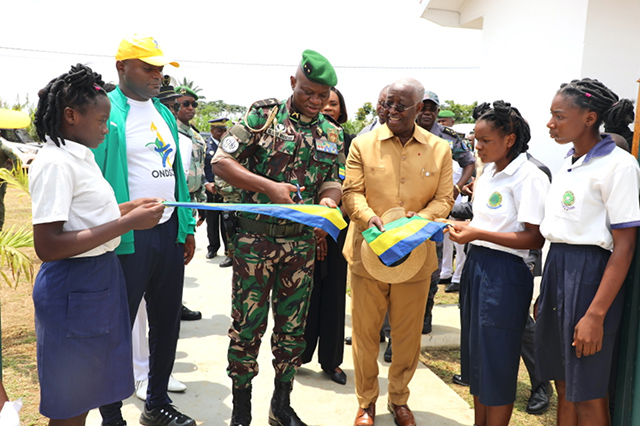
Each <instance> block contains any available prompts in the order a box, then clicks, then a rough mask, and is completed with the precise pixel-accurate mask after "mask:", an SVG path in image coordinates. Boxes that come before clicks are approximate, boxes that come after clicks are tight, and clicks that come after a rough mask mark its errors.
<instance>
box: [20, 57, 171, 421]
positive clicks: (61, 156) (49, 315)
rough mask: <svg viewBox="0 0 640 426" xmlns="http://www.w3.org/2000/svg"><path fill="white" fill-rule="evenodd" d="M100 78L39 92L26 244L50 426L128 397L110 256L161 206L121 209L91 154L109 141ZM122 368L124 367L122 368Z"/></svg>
mask: <svg viewBox="0 0 640 426" xmlns="http://www.w3.org/2000/svg"><path fill="white" fill-rule="evenodd" d="M103 85H104V82H103V81H102V79H101V77H100V75H99V74H96V73H94V72H93V71H92V70H91V69H90V68H88V67H86V66H84V65H81V64H78V65H76V66H74V67H71V70H70V71H69V72H68V73H65V74H62V75H61V76H60V77H57V78H55V79H53V80H51V82H49V84H48V85H47V87H45V88H44V89H42V90H41V91H40V92H39V93H38V96H39V98H40V99H39V102H38V109H37V111H36V115H35V120H34V122H35V126H36V130H37V132H38V136H39V137H40V138H41V139H42V140H45V139H46V143H45V145H44V147H43V149H42V150H41V151H40V153H39V154H38V157H37V158H36V159H35V160H34V162H33V164H32V165H31V167H30V171H29V188H30V191H31V197H32V212H33V238H34V246H35V249H36V253H37V254H38V257H40V259H42V261H43V263H42V266H41V267H40V271H39V273H38V276H37V278H36V282H35V284H34V288H33V301H34V305H35V320H36V336H37V356H38V378H39V380H40V412H41V413H42V414H43V415H45V416H47V417H49V418H50V419H51V420H50V422H49V424H50V425H56V426H57V425H69V426H71V425H73V426H76V425H77V426H80V425H84V422H85V418H86V416H87V413H88V411H89V410H91V409H92V408H96V407H99V406H101V405H104V404H108V403H111V402H114V401H120V400H121V399H124V398H128V397H129V396H130V395H131V394H132V393H133V390H134V388H133V375H132V371H131V328H130V327H131V323H130V321H129V313H128V307H127V296H126V290H125V283H124V276H123V274H122V270H121V268H120V262H119V261H118V259H117V257H116V255H115V253H114V252H113V250H114V249H115V248H116V247H117V245H118V244H119V242H120V235H121V234H123V233H125V232H128V231H130V230H132V229H146V228H150V227H153V226H154V225H155V224H156V223H158V221H159V220H160V217H161V216H162V212H163V210H164V207H163V205H162V204H161V203H159V202H158V201H159V200H158V199H153V198H146V199H138V200H134V201H131V202H127V203H124V204H121V205H118V203H117V202H116V198H115V195H114V193H113V190H112V189H111V186H110V185H109V184H108V183H107V181H105V180H104V178H103V177H102V173H101V172H100V169H99V168H98V166H97V164H96V163H95V160H94V157H93V153H92V152H91V151H90V150H89V148H95V147H97V146H98V145H99V144H100V143H102V141H103V140H104V138H105V135H106V134H107V120H109V112H110V110H111V103H110V102H109V98H108V97H107V93H106V92H105V90H104V89H103V88H102V86H103ZM127 366H128V367H129V368H125V367H127Z"/></svg>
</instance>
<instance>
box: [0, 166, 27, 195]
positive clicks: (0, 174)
mask: <svg viewBox="0 0 640 426" xmlns="http://www.w3.org/2000/svg"><path fill="white" fill-rule="evenodd" d="M0 179H2V180H4V181H5V182H7V186H10V187H12V188H16V189H19V190H21V191H22V192H24V194H23V195H25V194H26V195H28V194H29V174H28V173H27V170H26V169H24V168H23V167H22V165H21V164H20V163H17V164H16V165H15V167H14V168H13V170H9V169H5V168H0Z"/></svg>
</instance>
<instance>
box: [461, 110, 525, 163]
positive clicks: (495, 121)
mask: <svg viewBox="0 0 640 426" xmlns="http://www.w3.org/2000/svg"><path fill="white" fill-rule="evenodd" d="M473 118H474V119H475V120H476V122H477V121H480V120H484V121H487V122H490V123H491V124H492V125H493V127H494V128H495V129H496V130H499V131H500V132H501V133H502V135H503V136H506V135H509V134H511V133H513V134H515V135H516V141H515V143H514V144H513V146H512V147H511V148H510V149H509V152H507V158H508V159H509V161H511V160H513V159H514V158H516V157H517V156H518V155H520V154H521V153H523V152H526V151H527V150H528V149H529V140H531V129H530V128H529V123H527V122H526V121H525V119H524V118H523V117H522V115H521V114H520V111H518V108H516V107H512V106H511V104H510V103H509V102H505V101H495V102H494V103H493V108H492V107H491V105H490V104H488V103H487V102H483V103H481V104H480V105H478V106H476V107H475V108H474V109H473Z"/></svg>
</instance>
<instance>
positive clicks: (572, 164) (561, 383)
mask: <svg viewBox="0 0 640 426" xmlns="http://www.w3.org/2000/svg"><path fill="white" fill-rule="evenodd" d="M632 120H633V105H632V104H631V101H629V100H626V99H623V100H619V99H618V96H617V95H616V94H615V93H613V92H612V91H611V90H609V89H608V88H607V87H606V86H605V85H604V84H602V83H600V82H599V81H597V80H591V79H588V78H585V79H582V80H574V81H572V82H571V83H568V84H563V85H562V86H561V87H560V90H558V92H557V93H556V95H555V97H554V98H553V101H552V103H551V119H550V120H549V123H548V124H547V127H548V128H549V134H550V136H551V137H552V138H553V139H555V141H556V142H557V143H559V144H569V143H573V147H572V148H571V149H570V150H569V153H568V155H567V157H566V159H565V162H564V164H563V165H562V167H561V169H560V170H559V171H558V172H557V173H556V174H555V175H554V177H553V184H552V185H551V189H550V190H549V195H548V197H547V201H546V205H545V216H544V220H543V221H542V224H541V225H540V231H541V232H542V235H544V236H545V238H547V239H548V240H549V241H550V242H551V248H550V250H549V254H548V256H547V260H546V263H545V269H544V273H543V276H542V288H541V292H540V299H539V307H538V318H537V320H538V325H537V328H536V368H537V369H538V372H539V374H540V375H541V377H540V378H541V379H545V380H547V379H549V380H555V383H556V390H557V392H558V424H559V425H598V426H603V425H604V426H606V425H609V424H610V419H609V404H608V389H609V384H610V379H611V377H610V376H611V374H610V371H611V365H612V361H613V360H614V359H615V358H614V357H615V356H616V354H615V341H616V334H617V332H618V330H619V327H620V320H621V316H622V303H623V299H622V295H623V292H621V291H620V288H621V287H622V283H623V282H624V279H625V277H626V275H627V272H628V270H629V265H630V264H631V260H632V258H633V253H634V248H635V244H636V227H637V226H639V225H640V206H639V204H638V194H639V193H640V168H639V167H638V161H637V160H636V159H635V158H634V157H633V156H632V155H630V154H628V153H627V152H626V151H624V150H622V149H620V148H618V147H616V144H615V142H614V141H613V139H612V138H611V137H610V136H609V135H605V134H600V131H599V129H600V125H601V124H602V123H603V122H604V124H605V127H612V128H622V127H625V126H627V123H629V122H630V121H632Z"/></svg>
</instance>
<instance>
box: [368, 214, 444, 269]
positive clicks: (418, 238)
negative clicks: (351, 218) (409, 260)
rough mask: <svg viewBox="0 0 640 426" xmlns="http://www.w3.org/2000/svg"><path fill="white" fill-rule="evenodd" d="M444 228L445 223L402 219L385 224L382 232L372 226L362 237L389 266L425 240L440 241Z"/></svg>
mask: <svg viewBox="0 0 640 426" xmlns="http://www.w3.org/2000/svg"><path fill="white" fill-rule="evenodd" d="M446 226H447V224H446V223H441V222H432V221H430V220H426V219H423V218H422V217H420V216H413V217H410V218H409V217H403V218H400V219H397V220H394V221H393V222H389V223H387V224H385V225H384V228H385V231H384V232H381V231H380V230H379V229H378V228H376V227H375V226H374V227H372V228H369V229H367V230H366V231H364V232H363V233H362V236H363V237H364V239H365V240H366V241H367V243H368V244H369V247H371V250H373V252H374V253H375V254H377V255H378V257H380V260H382V263H384V264H385V265H387V266H390V265H392V264H393V263H395V262H397V261H398V260H400V259H402V258H403V257H405V256H406V255H408V254H409V253H411V251H412V250H413V249H414V248H416V247H418V246H419V245H420V244H422V243H423V242H425V241H426V240H431V241H442V240H443V238H444V234H443V232H442V230H443V229H444V228H445V227H446Z"/></svg>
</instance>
